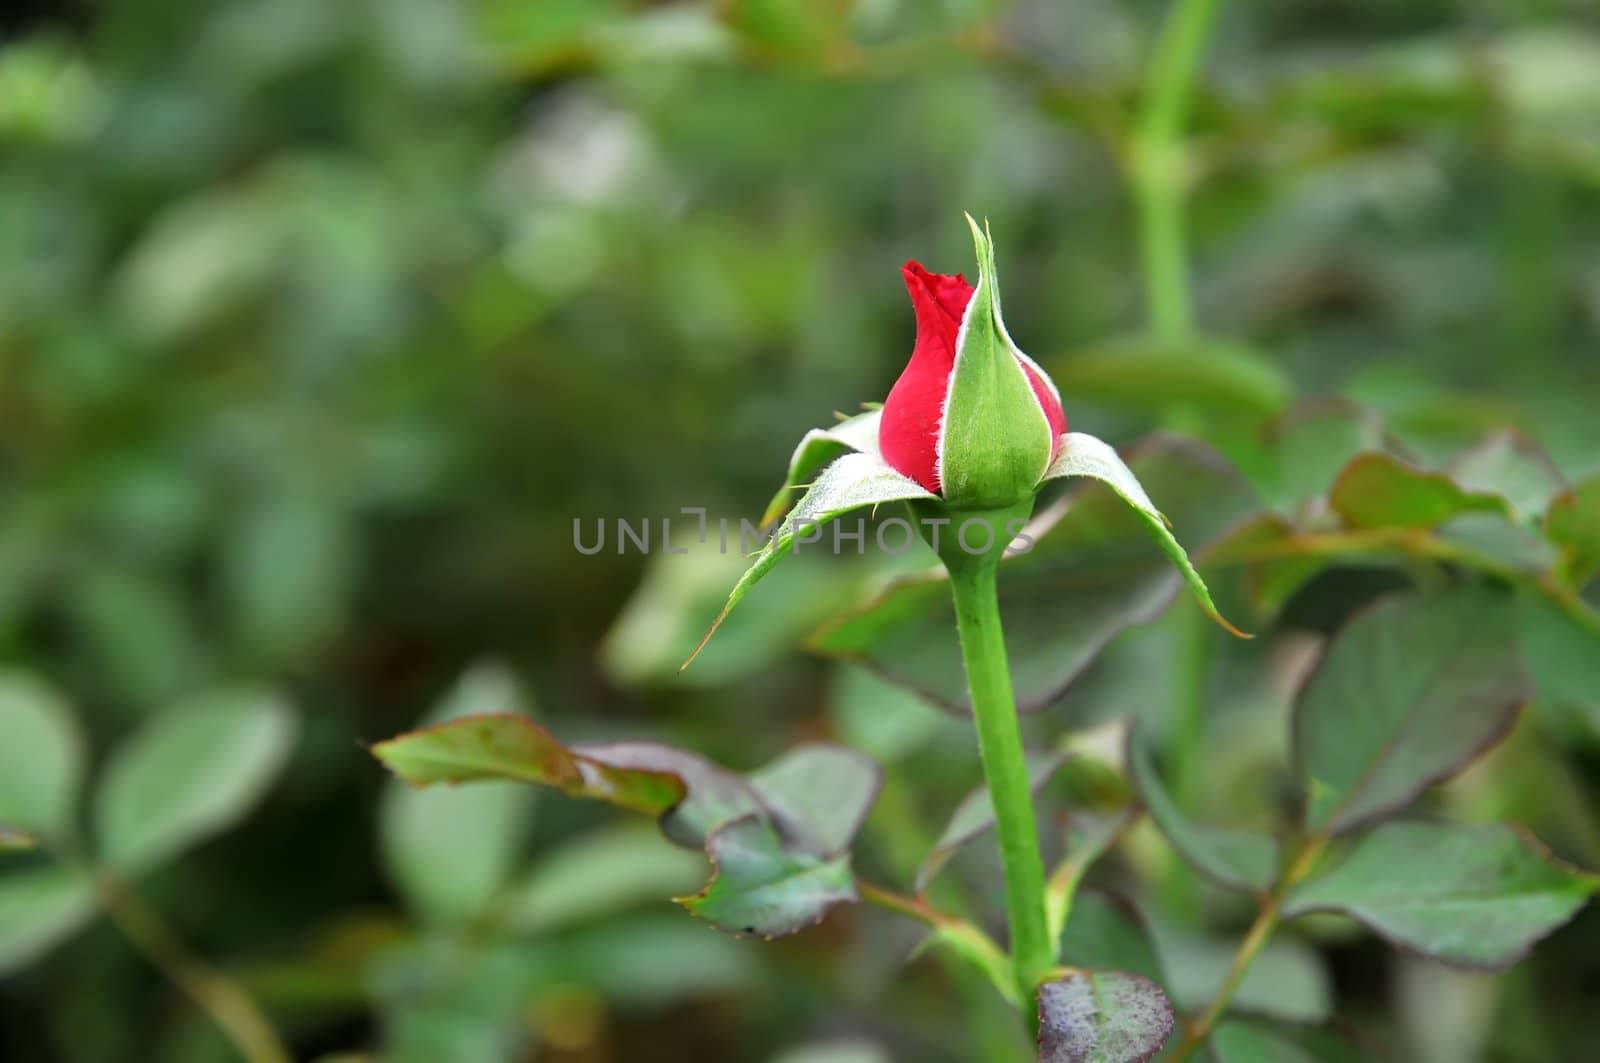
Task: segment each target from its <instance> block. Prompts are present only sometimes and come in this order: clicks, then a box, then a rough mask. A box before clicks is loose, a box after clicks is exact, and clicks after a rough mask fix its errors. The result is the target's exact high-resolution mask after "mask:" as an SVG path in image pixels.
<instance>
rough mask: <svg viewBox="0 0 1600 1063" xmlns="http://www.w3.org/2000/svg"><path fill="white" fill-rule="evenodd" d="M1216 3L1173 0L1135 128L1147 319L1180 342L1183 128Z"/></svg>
mask: <svg viewBox="0 0 1600 1063" xmlns="http://www.w3.org/2000/svg"><path fill="white" fill-rule="evenodd" d="M1219 6H1220V0H1173V4H1172V7H1171V9H1170V11H1169V13H1168V15H1167V19H1166V21H1165V23H1163V25H1162V27H1161V36H1160V39H1159V40H1158V41H1157V42H1156V51H1155V55H1154V56H1153V57H1152V59H1151V62H1150V68H1149V74H1148V76H1147V77H1146V80H1145V101H1144V107H1143V109H1142V111H1141V112H1140V115H1139V121H1138V126H1137V128H1136V129H1135V132H1134V144H1133V158H1132V179H1133V186H1134V193H1135V196H1136V201H1137V205H1138V211H1139V243H1140V248H1141V253H1142V259H1143V263H1144V272H1145V286H1146V291H1147V297H1148V299H1149V302H1150V315H1151V324H1152V326H1153V328H1154V330H1155V334H1156V337H1157V338H1158V339H1160V340H1162V341H1164V342H1167V343H1172V344H1181V343H1184V342H1186V341H1187V340H1188V339H1189V337H1190V335H1191V333H1192V332H1193V328H1194V309H1193V306H1192V301H1191V299H1190V295H1189V274H1188V261H1187V260H1188V249H1187V246H1186V240H1185V235H1184V218H1183V211H1184V202H1183V201H1184V184H1185V173H1184V156H1183V143H1182V141H1183V128H1184V123H1185V122H1186V121H1187V119H1188V116H1189V100H1190V96H1191V94H1192V91H1193V88H1194V77H1195V71H1196V70H1197V69H1198V67H1199V65H1200V56H1201V54H1202V52H1204V50H1205V45H1206V41H1207V39H1208V38H1209V37H1210V34H1211V27H1212V25H1213V23H1215V21H1216V14H1217V9H1218V7H1219Z"/></svg>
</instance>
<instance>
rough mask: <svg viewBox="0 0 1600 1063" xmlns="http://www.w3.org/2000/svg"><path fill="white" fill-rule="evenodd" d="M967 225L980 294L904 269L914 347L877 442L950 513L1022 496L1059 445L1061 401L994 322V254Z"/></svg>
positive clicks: (948, 279)
mask: <svg viewBox="0 0 1600 1063" xmlns="http://www.w3.org/2000/svg"><path fill="white" fill-rule="evenodd" d="M967 221H968V222H969V223H971V224H972V232H973V238H974V241H975V243H976V245H977V250H978V287H977V288H976V289H974V288H973V287H972V286H971V285H970V284H968V283H967V281H966V278H965V277H964V276H962V275H961V274H959V273H957V274H955V275H954V276H951V275H949V274H942V273H929V272H928V271H927V270H925V269H923V268H922V266H920V265H919V264H917V263H916V262H908V263H906V265H905V268H904V270H902V272H903V273H904V275H905V280H906V288H907V289H908V290H909V291H910V293H911V305H912V307H913V308H914V309H915V311H916V316H917V342H916V346H915V348H913V350H912V352H911V361H910V363H909V364H907V365H906V368H905V371H904V372H902V373H901V374H900V379H899V380H897V381H895V385H894V387H893V388H892V389H890V391H889V398H888V399H887V400H886V401H885V402H884V404H883V420H882V423H881V425H880V427H879V429H878V441H879V447H880V451H881V453H882V455H883V459H884V460H885V461H886V462H888V463H889V465H890V466H892V467H893V468H894V469H895V470H896V471H898V472H900V473H901V474H903V475H905V476H908V477H910V478H911V479H913V480H915V481H916V482H917V483H919V484H921V485H922V486H923V487H925V488H927V489H928V490H930V491H932V492H934V493H935V494H937V495H940V496H942V497H943V498H944V500H945V502H946V503H947V504H949V505H951V506H954V507H957V508H962V509H988V508H998V507H1002V506H1009V505H1012V504H1014V503H1016V502H1018V501H1020V500H1021V499H1024V498H1027V497H1030V496H1031V495H1032V494H1033V492H1034V491H1035V490H1036V489H1037V488H1038V486H1039V482H1040V479H1041V478H1042V477H1043V476H1044V472H1045V469H1046V468H1048V467H1049V465H1050V462H1051V459H1053V458H1054V457H1055V455H1056V454H1057V453H1058V452H1059V450H1060V448H1061V436H1062V433H1064V432H1065V431H1066V430H1067V418H1066V415H1065V414H1064V413H1063V412H1062V410H1061V396H1060V394H1059V392H1057V391H1056V387H1055V385H1054V384H1053V383H1051V381H1050V378H1049V377H1048V376H1046V375H1045V372H1044V370H1042V369H1040V368H1039V366H1038V364H1037V363H1035V362H1034V361H1033V359H1031V358H1029V357H1028V356H1027V355H1025V354H1023V353H1022V352H1021V351H1020V350H1018V349H1017V345H1016V344H1015V343H1013V342H1012V340H1011V336H1010V334H1009V333H1007V332H1006V327H1005V323H1004V321H1002V320H1001V317H1000V292H999V287H998V284H997V282H996V279H995V269H994V250H993V246H992V245H991V244H990V242H989V240H988V239H987V238H986V234H985V233H983V232H981V231H979V229H978V227H977V224H976V223H974V222H972V219H971V218H970V217H969V218H968V219H967Z"/></svg>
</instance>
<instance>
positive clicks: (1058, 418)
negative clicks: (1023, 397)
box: [1022, 362, 1067, 461]
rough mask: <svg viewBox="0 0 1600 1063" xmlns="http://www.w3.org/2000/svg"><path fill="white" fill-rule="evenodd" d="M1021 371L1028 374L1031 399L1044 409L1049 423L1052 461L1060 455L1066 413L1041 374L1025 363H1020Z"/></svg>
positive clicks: (1065, 424) (1065, 427)
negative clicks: (1031, 392) (1037, 401)
mask: <svg viewBox="0 0 1600 1063" xmlns="http://www.w3.org/2000/svg"><path fill="white" fill-rule="evenodd" d="M1022 371H1023V372H1024V373H1027V374H1028V383H1029V385H1031V386H1032V388H1033V397H1034V398H1036V399H1038V400H1039V405H1040V406H1043V407H1044V416H1045V420H1047V421H1049V422H1050V460H1052V461H1054V460H1055V457H1056V455H1057V454H1059V453H1061V436H1062V434H1063V433H1064V432H1066V430H1067V414H1066V411H1065V410H1063V409H1062V408H1061V400H1060V399H1058V398H1056V390H1055V388H1054V387H1052V386H1051V384H1050V381H1048V380H1047V379H1045V376H1044V374H1043V373H1041V372H1040V371H1039V370H1037V369H1035V368H1034V367H1033V366H1031V365H1029V364H1028V363H1027V362H1023V363H1022Z"/></svg>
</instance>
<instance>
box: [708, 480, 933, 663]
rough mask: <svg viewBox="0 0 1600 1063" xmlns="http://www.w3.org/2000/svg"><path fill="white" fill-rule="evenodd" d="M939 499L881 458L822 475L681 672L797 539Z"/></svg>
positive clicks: (735, 589) (743, 578)
mask: <svg viewBox="0 0 1600 1063" xmlns="http://www.w3.org/2000/svg"><path fill="white" fill-rule="evenodd" d="M937 497H938V496H937V495H934V494H932V493H930V492H929V491H928V490H927V489H926V488H924V487H923V486H922V485H921V484H919V483H917V482H916V481H915V480H912V479H909V478H907V477H905V476H902V475H901V474H900V473H898V472H896V471H895V470H893V469H891V468H890V467H889V466H888V465H886V464H884V461H883V459H882V458H880V457H878V456H877V455H876V454H846V455H845V456H844V457H842V458H840V459H839V460H838V461H835V462H834V463H833V464H832V465H829V466H828V467H827V468H826V469H824V470H822V475H821V476H819V477H817V480H816V483H814V484H812V485H811V489H810V490H809V491H807V492H806V493H805V497H804V498H802V499H800V503H799V504H798V505H797V506H795V507H794V512H792V513H790V514H789V516H788V518H787V519H785V520H784V522H783V523H782V524H781V525H780V526H779V527H778V528H777V530H776V533H775V534H774V535H773V537H772V538H771V539H769V540H767V545H766V546H765V547H764V548H763V549H762V551H761V552H760V553H759V554H757V555H756V559H755V561H754V562H753V563H752V564H751V565H750V567H749V568H748V569H746V570H745V574H744V575H743V576H741V577H739V582H738V583H736V584H734V586H733V590H732V592H730V593H729V595H728V601H727V603H726V604H724V605H723V607H722V612H721V613H719V614H717V618H716V620H714V621H713V622H712V624H711V630H709V631H707V632H706V633H705V637H704V638H702V639H701V640H700V645H698V646H696V647H695V648H694V652H693V653H691V654H689V659H688V660H686V661H684V662H683V664H682V665H681V666H680V667H679V671H682V670H683V669H684V668H687V667H689V665H690V664H692V663H693V662H694V659H695V658H696V657H698V656H700V651H701V650H703V649H705V647H706V643H708V642H710V641H711V636H712V635H714V634H716V633H717V628H719V627H721V626H722V621H723V620H724V619H726V618H727V615H728V614H729V613H730V612H731V611H732V610H733V607H734V606H736V605H738V604H739V599H741V598H743V597H744V596H745V594H747V593H748V592H749V590H750V588H751V587H754V586H755V585H756V582H757V581H758V580H760V579H761V577H763V576H765V575H766V574H767V573H768V572H771V571H772V570H773V568H775V567H776V566H777V564H778V562H779V561H782V560H783V559H784V558H785V557H787V556H788V555H789V552H790V551H791V550H793V549H794V545H795V536H796V535H797V534H798V533H800V532H801V531H803V530H806V529H808V528H820V527H821V526H822V525H825V524H827V523H828V522H829V521H832V520H834V519H835V518H838V517H841V516H843V515H844V514H846V513H849V512H851V511H852V510H857V509H862V508H864V507H867V506H878V505H881V504H883V503H885V502H908V501H911V500H913V499H937Z"/></svg>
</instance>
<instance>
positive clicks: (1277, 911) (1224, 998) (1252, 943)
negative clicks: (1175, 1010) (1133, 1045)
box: [1172, 836, 1328, 1063]
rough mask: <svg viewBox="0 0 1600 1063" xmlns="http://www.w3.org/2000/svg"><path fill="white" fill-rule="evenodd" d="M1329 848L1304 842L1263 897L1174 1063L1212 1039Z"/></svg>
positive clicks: (1322, 841) (1323, 841) (1319, 841)
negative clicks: (1287, 903)
mask: <svg viewBox="0 0 1600 1063" xmlns="http://www.w3.org/2000/svg"><path fill="white" fill-rule="evenodd" d="M1327 844H1328V839H1327V838H1326V837H1322V836H1315V837H1310V838H1306V839H1305V840H1304V841H1302V842H1301V844H1300V848H1299V849H1298V850H1297V851H1296V852H1295V854H1294V858H1293V859H1292V860H1291V861H1290V864H1289V868H1288V870H1287V871H1285V872H1284V873H1283V877H1282V878H1280V879H1279V880H1278V884H1277V885H1276V886H1274V887H1273V888H1272V889H1271V891H1269V892H1268V893H1266V894H1264V895H1263V896H1262V898H1261V910H1260V911H1258V912H1257V913H1256V918H1255V922H1253V923H1251V924H1250V929H1249V930H1247V931H1246V932H1245V935H1244V940H1243V941H1241V942H1240V943H1239V951H1238V952H1236V953H1234V956H1233V963H1232V965H1231V966H1229V968H1228V973H1227V975H1226V976H1225V977H1224V978H1223V980H1222V986H1221V988H1220V989H1218V990H1217V995H1216V996H1215V997H1213V998H1212V1000H1211V1003H1210V1004H1209V1005H1207V1006H1206V1010H1205V1011H1204V1012H1203V1013H1202V1014H1201V1015H1200V1017H1199V1018H1198V1019H1196V1020H1194V1022H1192V1023H1190V1024H1189V1026H1188V1028H1187V1029H1186V1030H1184V1032H1183V1040H1182V1041H1180V1042H1178V1047H1177V1048H1176V1049H1175V1050H1174V1051H1173V1053H1172V1063H1183V1061H1184V1060H1186V1059H1188V1058H1189V1056H1191V1055H1192V1054H1193V1053H1194V1051H1195V1050H1196V1049H1198V1048H1199V1047H1200V1046H1201V1045H1202V1044H1204V1043H1205V1040H1206V1038H1207V1037H1209V1036H1210V1035H1211V1030H1212V1027H1214V1026H1216V1024H1217V1020H1218V1019H1220V1018H1222V1015H1223V1013H1224V1012H1226V1011H1227V1010H1228V1003H1229V1002H1230V1001H1232V1000H1233V995H1234V994H1235V993H1237V992H1238V991H1239V986H1240V984H1241V983H1243V982H1244V976H1245V975H1246V974H1248V973H1249V971H1250V965H1251V964H1252V963H1254V962H1255V958H1256V956H1257V955H1259V954H1260V952H1261V950H1262V949H1263V948H1265V947H1266V944H1267V942H1268V941H1270V940H1272V934H1273V931H1275V930H1277V928H1278V921H1279V917H1280V915H1281V913H1282V908H1283V899H1284V897H1286V896H1287V895H1288V893H1289V891H1290V890H1291V889H1293V888H1294V887H1295V885H1296V884H1297V883H1299V882H1300V880H1301V879H1303V878H1305V877H1306V875H1307V874H1308V873H1309V872H1310V871H1311V868H1312V867H1313V866H1314V865H1315V864H1316V862H1317V858H1318V857H1320V856H1321V855H1322V850H1323V849H1324V848H1326V847H1327Z"/></svg>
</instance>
